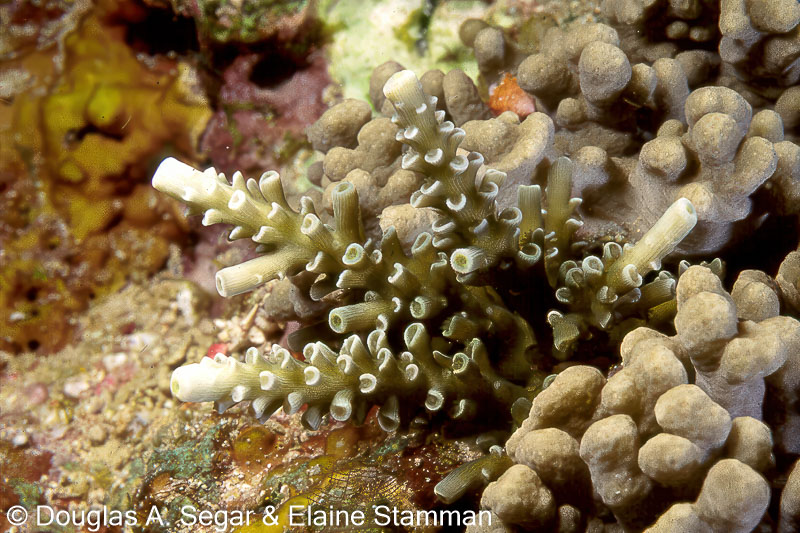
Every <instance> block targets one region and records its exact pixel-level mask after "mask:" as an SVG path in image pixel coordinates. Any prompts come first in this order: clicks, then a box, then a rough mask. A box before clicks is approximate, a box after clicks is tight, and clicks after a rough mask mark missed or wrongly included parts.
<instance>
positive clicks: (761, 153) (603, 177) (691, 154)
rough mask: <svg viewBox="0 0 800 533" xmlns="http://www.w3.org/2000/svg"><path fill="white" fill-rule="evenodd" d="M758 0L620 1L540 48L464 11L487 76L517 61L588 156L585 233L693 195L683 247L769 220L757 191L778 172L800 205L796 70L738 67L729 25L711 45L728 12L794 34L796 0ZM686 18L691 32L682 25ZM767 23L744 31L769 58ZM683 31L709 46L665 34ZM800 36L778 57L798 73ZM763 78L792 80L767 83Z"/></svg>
mask: <svg viewBox="0 0 800 533" xmlns="http://www.w3.org/2000/svg"><path fill="white" fill-rule="evenodd" d="M752 4H753V5H752V6H750V4H748V8H747V9H748V10H749V11H748V13H749V15H747V16H745V15H744V14H741V13H739V12H738V11H737V9H739V7H737V6H739V4H738V3H735V2H730V3H725V4H724V5H722V8H721V9H722V12H721V14H720V13H719V9H718V8H719V6H718V5H717V3H716V2H688V3H685V4H681V5H680V6H678V5H673V4H672V3H667V2H635V1H634V2H616V1H607V2H604V4H603V9H604V13H605V14H606V16H608V19H609V22H610V23H611V24H613V27H611V26H607V25H605V24H600V23H598V24H590V25H585V24H574V25H572V26H569V27H567V28H565V29H561V28H551V29H550V30H549V31H548V32H547V33H546V34H545V35H544V37H543V38H542V39H541V41H540V42H539V43H538V49H537V50H536V51H535V52H534V53H532V54H525V53H523V52H521V47H522V45H523V44H524V43H515V42H514V41H512V40H510V39H509V38H507V37H504V36H503V35H502V32H500V30H499V29H497V28H493V27H489V26H486V25H485V24H484V25H481V24H477V23H472V24H469V25H468V24H466V23H465V25H464V28H465V33H464V34H463V35H462V37H463V38H464V39H465V42H467V43H469V44H471V45H472V46H473V48H474V49H475V55H476V58H477V59H478V62H479V65H480V66H481V77H482V83H483V84H485V85H488V86H489V89H490V92H491V91H492V90H496V89H494V87H495V84H496V83H497V82H498V81H499V79H500V78H501V77H502V76H505V75H507V74H508V73H511V74H512V75H513V76H516V78H517V79H518V80H519V85H520V87H521V88H522V89H524V90H525V91H526V92H527V93H528V94H529V95H530V96H532V97H533V98H534V99H535V101H536V108H537V109H538V110H542V111H546V112H548V113H550V114H552V115H553V116H554V120H555V123H556V125H557V126H560V129H559V130H558V131H557V133H556V140H555V148H556V150H557V151H558V153H559V154H564V155H569V156H570V157H573V158H574V159H575V161H576V163H577V164H579V165H581V166H582V167H584V168H582V171H581V172H579V173H578V174H579V175H581V176H582V177H583V179H582V180H576V184H575V190H574V191H573V194H575V195H576V196H580V197H582V198H583V199H584V200H585V201H584V204H583V205H582V208H581V209H582V215H583V216H584V220H585V222H586V224H585V225H584V227H583V229H582V233H581V237H582V238H586V239H589V240H594V239H598V238H601V237H602V236H603V235H608V234H612V233H614V232H620V233H622V234H624V235H628V236H629V237H630V236H635V235H639V234H641V233H642V231H644V230H645V229H646V228H647V227H649V226H650V225H651V224H652V223H653V221H654V219H655V217H657V216H659V215H660V213H661V212H663V209H664V208H665V207H666V206H668V205H669V204H670V203H671V202H672V201H674V200H675V199H676V198H677V197H681V196H685V197H687V198H689V199H691V200H692V202H693V203H694V204H695V206H696V208H697V210H698V217H699V224H698V230H697V231H696V232H694V233H693V234H692V237H691V238H690V239H689V240H687V241H686V242H684V243H683V244H682V246H681V251H682V252H684V253H688V254H692V255H701V254H711V253H716V252H719V251H720V250H723V249H724V248H725V247H726V246H728V245H730V244H732V243H734V242H736V241H737V239H740V238H741V237H742V236H743V235H747V234H748V233H751V232H752V231H753V230H754V228H755V227H757V225H758V223H759V220H760V215H761V214H762V212H763V210H764V209H765V208H764V207H761V208H760V209H759V210H756V211H754V210H753V207H752V204H753V201H752V197H753V193H754V192H755V191H756V189H758V188H759V187H760V186H761V185H762V184H764V183H765V182H767V180H774V181H773V182H772V183H774V186H773V187H772V188H771V189H770V190H771V194H770V195H768V197H769V198H770V201H769V202H768V207H767V209H771V210H774V211H779V212H784V213H794V208H793V207H792V206H793V205H794V204H795V203H794V202H793V199H794V197H795V196H794V192H793V187H795V186H796V185H795V184H796V183H797V181H798V176H800V175H798V174H797V165H796V161H797V155H796V152H797V145H796V144H794V143H792V142H790V140H791V139H793V138H794V136H793V129H794V127H795V124H796V122H797V121H796V120H795V119H796V117H795V114H796V113H795V111H794V109H795V108H796V105H794V104H793V103H796V90H795V89H794V88H789V89H787V90H785V91H784V92H783V93H781V91H783V89H782V88H781V87H787V86H789V87H790V86H791V85H792V82H789V83H785V81H786V80H780V81H779V82H777V83H776V82H775V79H773V78H769V77H767V76H766V75H765V76H764V77H761V78H760V79H755V80H754V79H752V77H751V78H746V77H745V76H743V75H737V73H738V72H739V70H741V69H739V70H737V69H736V68H734V63H732V62H733V61H734V59H733V58H732V57H730V54H728V53H727V52H726V51H725V49H726V43H728V42H729V41H730V39H731V38H728V40H726V38H724V37H723V39H722V42H721V43H720V45H719V46H720V54H719V55H717V54H715V53H713V52H711V51H710V50H709V47H710V46H711V45H712V44H713V45H716V42H717V41H716V39H718V35H717V33H716V31H714V32H711V31H708V29H709V28H711V27H715V26H716V24H717V22H719V27H720V28H722V32H723V34H724V33H725V32H726V31H727V29H726V28H728V27H729V26H731V25H733V23H732V22H730V21H731V20H736V21H738V22H737V24H739V26H741V27H747V28H751V26H750V24H751V23H753V24H756V23H754V22H752V20H751V18H753V17H755V19H756V20H761V22H760V23H761V24H763V25H764V26H763V28H766V27H771V28H773V29H774V31H776V32H777V30H778V27H777V26H776V24H778V21H781V22H780V24H784V25H785V27H781V28H780V30H781V31H783V32H784V33H781V34H780V35H779V36H777V35H776V36H774V38H775V39H783V40H784V41H787V43H788V42H791V41H792V39H795V38H794V37H792V36H793V35H794V34H796V33H797V32H796V31H795V30H793V29H792V28H794V27H795V26H796V24H797V23H796V21H794V19H795V16H794V11H796V9H795V8H796V6H797V4H796V2H788V3H778V4H776V5H775V6H774V7H772V8H770V7H767V5H766V3H762V2H753V3H752ZM741 5H742V6H743V5H744V3H741ZM770 10H771V11H770ZM670 17H673V18H670ZM748 17H750V18H748ZM762 19H763V20H762ZM669 20H672V21H673V22H669V23H668V24H667V22H668V21H669ZM767 20H769V21H770V23H769V24H767V22H766V21H767ZM712 23H713V25H711V26H709V25H710V24H712ZM662 24H666V26H667V29H664V26H663V25H662ZM695 24H696V25H695ZM677 27H680V28H683V29H682V30H681V32H677V33H676V32H675V31H673V30H674V29H675V28H677ZM760 27H761V26H760ZM470 28H471V29H470ZM669 28H672V29H669ZM467 29H470V31H467ZM475 30H478V31H477V33H475V34H474V35H472V33H474V31H475ZM662 30H663V31H665V32H666V34H668V35H671V37H669V38H668V37H667V35H662V37H664V38H666V39H667V41H663V40H659V39H658V38H657V35H658V34H659V32H660V31H662ZM683 30H686V31H685V32H684V31H683ZM741 31H744V29H742V30H741ZM765 31H766V30H765ZM679 34H680V35H679ZM756 34H758V35H759V36H763V34H762V33H759V32H755V30H753V33H751V34H748V35H751V36H752V38H751V39H750V40H749V41H748V40H746V39H745V38H744V34H742V36H741V37H740V39H739V40H738V41H736V42H737V43H739V45H740V46H745V41H746V43H747V46H746V47H745V48H746V50H745V52H747V53H748V54H751V55H747V54H745V55H747V57H746V58H744V59H742V61H745V59H746V60H747V61H751V62H756V63H758V62H759V61H761V60H762V59H763V58H761V56H758V54H759V53H761V51H764V50H766V49H767V48H763V47H762V46H761V45H759V44H757V43H756V41H757V40H758V39H759V38H760V37H756ZM737 35H738V34H737ZM637 36H638V37H637ZM690 36H691V37H690ZM715 36H716V37H715ZM670 39H672V40H670ZM754 39H755V40H754ZM641 40H644V41H646V42H645V43H642V42H640V41H641ZM676 40H677V41H676ZM765 40H766V41H769V38H768V39H765ZM684 41H686V42H695V44H696V45H697V46H699V43H702V48H694V49H689V50H681V49H680V48H679V47H678V46H677V45H675V44H666V45H665V43H674V42H684ZM784 41H781V42H784ZM731 42H733V41H731ZM770 42H771V41H770ZM791 46H792V45H788V44H787V45H786V46H784V47H779V46H777V45H776V46H773V47H771V48H769V50H770V51H771V52H772V53H775V54H778V55H779V57H775V58H773V59H770V60H768V61H767V60H765V64H772V63H776V62H777V63H780V64H781V65H783V67H782V68H783V69H784V71H785V74H784V75H786V74H788V73H790V72H791V71H792V67H790V66H787V65H789V64H793V63H791V62H792V58H795V55H796V54H794V55H793V53H792V52H790V51H789V49H791ZM787 47H788V48H787ZM743 53H744V52H743ZM752 55H756V56H758V57H756V58H753V57H752ZM747 70H748V72H750V73H753V74H755V73H757V72H759V71H758V69H747ZM759 84H761V85H768V86H769V87H779V88H781V89H779V90H778V92H775V91H772V93H770V94H769V95H767V94H766V92H765V91H763V90H760V87H759ZM692 89H695V90H692ZM737 91H738V92H737ZM754 108H755V109H754ZM721 115H727V116H721ZM723 124H724V125H723ZM637 152H638V157H637ZM731 175H732V176H733V179H728V178H727V176H731ZM583 180H585V181H583ZM790 184H791V185H790ZM645 198H647V200H648V201H646V202H644V201H643V199H645ZM610 204H613V205H614V208H613V209H611V208H610ZM648 208H650V209H648Z"/></svg>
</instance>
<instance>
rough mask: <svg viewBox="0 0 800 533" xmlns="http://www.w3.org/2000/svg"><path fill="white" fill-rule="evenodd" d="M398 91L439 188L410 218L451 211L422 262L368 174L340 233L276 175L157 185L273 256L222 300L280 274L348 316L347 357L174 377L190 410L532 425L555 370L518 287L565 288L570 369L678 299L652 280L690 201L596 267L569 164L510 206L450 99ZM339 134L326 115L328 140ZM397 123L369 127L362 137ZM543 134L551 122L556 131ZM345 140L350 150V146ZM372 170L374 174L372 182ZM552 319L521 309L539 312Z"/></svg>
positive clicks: (339, 319) (394, 90)
mask: <svg viewBox="0 0 800 533" xmlns="http://www.w3.org/2000/svg"><path fill="white" fill-rule="evenodd" d="M384 93H385V95H386V97H387V99H388V101H389V102H391V104H392V105H393V106H394V108H395V114H394V116H393V118H392V122H393V124H390V123H388V124H385V127H386V128H390V129H391V131H393V132H394V137H395V138H396V139H397V141H400V142H402V143H403V144H404V145H406V146H407V151H406V152H405V154H404V155H403V157H402V167H403V169H404V170H403V171H405V172H408V171H411V172H414V173H416V174H418V175H421V176H423V180H424V181H423V184H422V186H421V187H420V188H419V189H418V190H417V191H415V192H414V193H413V194H412V195H411V198H410V204H411V206H412V207H413V208H416V209H428V210H430V211H432V212H433V213H435V214H436V219H435V221H434V222H433V225H432V228H431V230H432V233H428V232H423V233H420V234H419V235H418V236H417V237H416V239H415V241H414V243H413V245H412V246H411V253H410V256H409V255H408V254H406V253H405V252H404V250H403V247H402V245H401V243H400V241H399V239H398V236H397V232H396V231H395V229H394V228H392V227H390V228H388V229H387V230H386V231H385V232H384V233H383V235H382V238H381V240H380V241H379V242H377V241H374V240H372V239H368V238H367V236H366V234H365V231H364V224H363V223H362V219H363V217H364V214H363V213H362V212H361V210H360V209H359V194H358V191H357V186H354V184H353V183H351V182H350V181H348V179H351V178H350V176H352V174H353V173H354V172H357V170H354V171H351V172H350V173H348V175H347V176H348V178H346V179H345V180H344V181H340V182H338V183H335V184H333V185H332V190H331V193H330V198H331V204H332V207H333V220H332V221H331V222H332V223H331V224H330V225H329V224H326V223H325V222H323V221H322V220H321V218H320V215H318V214H317V212H316V210H315V207H314V204H313V203H312V201H311V200H310V199H309V198H307V197H305V198H302V199H301V201H300V210H299V212H298V211H295V210H293V209H292V208H291V207H290V206H289V204H288V203H287V201H286V198H285V196H284V193H283V190H282V185H281V182H280V178H279V177H278V175H277V174H276V173H274V172H267V173H265V174H264V175H262V177H261V179H260V180H258V181H256V180H254V179H249V180H245V178H244V177H243V176H242V175H241V173H238V172H237V173H236V174H234V176H233V180H232V183H229V182H228V180H227V179H226V178H225V177H224V175H222V174H217V172H216V171H215V170H214V169H208V170H207V171H205V172H199V171H197V170H194V169H193V168H191V167H190V166H188V165H185V164H183V163H179V162H178V161H176V160H174V159H168V160H166V161H165V162H164V163H162V165H161V166H160V167H159V170H158V171H157V172H156V174H155V176H154V178H153V185H154V186H155V187H156V188H157V189H159V190H161V191H163V192H166V193H168V194H170V195H171V196H173V197H175V198H178V199H180V200H182V201H183V202H185V203H187V204H188V205H189V206H190V207H191V209H192V210H193V212H197V213H199V212H203V211H204V212H205V216H204V219H203V223H204V224H206V225H208V224H215V223H227V224H232V225H233V226H234V229H233V230H232V231H231V234H230V238H231V239H239V238H251V239H252V240H254V241H255V242H257V243H259V244H260V247H259V250H260V251H262V252H263V253H264V255H261V256H259V257H257V258H255V259H253V260H251V261H248V262H245V263H242V264H240V265H235V266H231V267H228V268H224V269H222V270H221V271H219V272H218V273H217V277H216V280H217V288H218V290H219V292H220V293H221V294H222V295H224V296H233V295H236V294H239V293H242V292H244V291H247V290H250V289H252V288H254V287H255V286H257V285H260V284H262V283H264V282H266V281H269V280H271V279H274V278H282V277H290V278H291V277H294V278H293V279H299V278H309V279H310V281H311V283H310V284H306V285H305V286H306V288H307V291H308V294H309V295H310V297H311V298H312V299H314V300H322V301H326V302H328V305H329V306H330V308H332V309H331V310H330V312H329V313H328V320H327V327H328V328H329V329H330V330H331V331H332V332H333V333H334V334H335V337H334V338H335V339H336V340H335V341H334V342H333V343H332V344H331V346H332V347H331V346H328V345H326V344H323V343H321V342H310V343H308V344H306V345H305V348H304V350H303V354H304V358H303V360H297V359H295V358H293V357H292V356H291V355H290V354H289V353H288V352H286V351H285V350H282V349H274V350H273V351H272V353H271V354H269V355H267V356H263V355H261V354H259V353H257V351H254V350H253V351H249V352H248V354H247V359H246V361H245V362H244V363H241V362H239V361H237V360H236V359H234V358H231V357H227V356H221V355H220V356H217V358H216V359H215V360H213V361H212V360H210V359H209V360H204V361H203V363H201V364H194V365H189V366H186V367H183V368H181V369H179V370H177V371H176V372H175V374H174V376H173V385H172V386H173V392H174V393H175V394H176V395H177V396H178V397H179V398H181V399H183V400H187V401H212V400H213V401H216V402H217V403H218V406H219V407H220V409H225V408H226V407H228V406H229V405H232V404H233V403H238V402H241V401H246V400H250V401H252V404H253V407H254V410H255V412H256V415H257V416H258V417H262V418H263V417H267V416H269V415H270V414H271V413H272V412H273V411H275V410H276V409H278V408H280V407H281V406H283V408H284V410H286V411H287V412H296V411H298V410H299V409H300V408H302V407H303V406H304V405H308V408H307V409H306V411H305V412H304V414H303V422H304V423H305V424H306V426H308V427H311V428H316V427H318V426H319V425H320V423H321V422H322V418H323V416H324V415H325V414H326V413H330V415H331V416H332V417H333V418H334V419H336V420H350V419H352V420H355V421H357V422H358V421H360V420H362V419H363V416H364V415H365V413H366V412H367V410H368V408H369V407H370V406H371V405H373V404H378V405H381V409H380V411H379V421H380V423H381V425H382V427H384V428H385V429H387V430H393V429H395V428H397V427H398V426H399V424H400V423H401V414H403V415H414V414H416V413H417V412H418V407H417V406H419V405H424V406H425V408H426V409H427V411H428V412H430V413H436V412H438V411H441V410H444V409H448V410H449V412H450V415H451V416H452V417H454V418H456V419H460V420H470V419H473V418H475V417H476V416H478V415H479V414H482V413H483V414H488V413H497V412H500V413H507V414H505V415H502V416H501V418H507V417H509V416H510V415H511V412H510V410H511V411H513V412H516V413H520V412H524V411H525V409H526V407H527V405H529V398H530V397H532V396H533V394H535V392H536V391H537V389H538V388H539V386H540V385H541V380H542V378H543V377H544V372H546V371H547V370H548V368H549V367H548V365H550V364H552V363H548V362H547V359H546V358H543V356H542V355H541V354H540V353H537V352H538V350H537V348H536V339H535V336H534V331H533V329H532V327H531V323H530V322H529V321H530V320H533V318H532V317H531V316H525V315H522V314H520V313H519V312H515V311H514V310H513V307H511V304H512V302H513V301H514V300H515V299H516V296H517V295H518V291H519V290H520V289H521V290H522V291H524V292H525V293H528V294H531V295H532V294H533V292H529V291H535V290H540V291H541V290H546V291H549V290H555V296H556V299H557V301H558V302H560V305H562V307H561V311H552V312H550V314H549V321H550V323H551V324H552V325H553V327H554V331H553V337H554V345H555V349H554V350H555V351H554V354H555V355H557V357H565V356H567V355H568V354H569V353H570V352H571V351H572V350H573V349H574V348H575V346H576V345H577V343H578V341H579V340H580V339H581V338H582V337H584V336H588V335H589V332H590V331H591V330H593V329H599V330H612V329H613V328H615V327H616V326H617V324H619V322H620V320H621V318H622V317H625V316H639V317H641V318H642V319H643V320H644V319H646V316H647V311H648V310H649V309H651V308H652V307H655V306H657V305H659V304H661V303H664V302H667V301H669V300H670V299H671V298H672V296H671V288H672V287H673V286H674V281H672V279H671V278H670V277H669V276H668V275H666V274H664V275H661V276H658V277H657V278H656V280H654V281H652V282H649V283H646V282H644V280H643V276H645V275H647V274H648V273H649V272H651V271H652V270H654V269H658V268H659V267H660V261H661V259H663V257H665V256H666V255H667V254H668V253H669V252H670V251H672V250H673V249H674V247H675V246H676V245H677V244H678V243H679V242H680V241H681V239H682V238H683V237H684V236H685V235H686V234H687V233H688V232H689V231H690V230H691V228H692V227H693V226H694V223H695V221H696V217H695V214H694V209H693V207H692V205H691V203H690V202H688V201H687V200H685V199H684V200H679V201H677V202H676V203H675V204H674V205H673V206H672V207H670V208H669V209H667V210H666V212H665V214H664V216H663V217H662V218H661V219H660V220H659V221H658V222H657V223H656V224H655V225H654V227H653V228H652V229H651V231H650V232H649V233H648V234H647V235H645V236H644V237H643V238H642V239H641V241H640V242H639V243H638V244H636V245H633V246H632V245H626V246H625V247H623V246H621V245H619V244H617V243H607V244H606V245H605V247H604V249H603V252H602V257H597V256H593V255H590V254H588V253H585V252H584V251H583V247H584V246H585V244H584V243H577V242H574V241H573V239H572V234H573V233H574V231H575V229H577V228H578V227H579V226H580V222H579V221H578V220H575V219H573V218H571V216H572V212H573V211H574V209H575V207H576V206H577V205H578V204H579V200H578V199H570V194H569V193H570V190H571V180H572V164H571V163H570V161H569V160H568V159H566V158H563V159H559V160H557V161H555V162H554V163H553V164H552V165H551V166H550V168H549V178H548V184H547V188H546V190H545V191H544V194H545V196H546V199H547V206H548V209H547V210H546V211H545V210H544V209H543V208H542V190H541V188H540V187H539V186H538V185H517V184H514V185H517V186H516V188H517V196H518V198H517V202H516V204H517V205H516V206H515V207H508V208H505V209H503V210H499V209H498V207H497V204H496V198H497V197H498V193H499V191H500V188H501V187H502V186H503V182H504V180H505V178H506V175H505V173H503V172H500V171H497V170H493V169H489V170H486V171H485V173H483V175H482V176H480V177H478V175H476V173H477V172H478V170H479V168H480V167H481V165H482V164H483V162H484V159H483V157H482V156H481V155H480V154H479V153H477V152H470V153H462V152H461V151H460V150H459V145H460V144H461V141H462V139H463V138H464V136H465V134H464V132H463V130H460V129H458V128H455V127H454V125H453V124H452V123H451V122H449V121H446V120H445V111H443V110H437V109H436V105H437V101H436V98H435V97H431V96H429V95H427V94H425V92H424V91H423V88H422V85H421V83H420V81H419V80H417V78H416V77H415V76H414V74H412V73H411V72H410V71H400V72H397V73H395V74H394V75H392V77H391V78H390V79H389V80H388V81H387V83H386V85H385V87H384ZM342 105H351V104H347V103H346V104H342ZM331 113H337V114H338V111H335V112H334V111H331ZM334 116H337V115H334ZM331 120H332V119H331V118H330V115H328V116H326V117H325V118H324V119H323V122H322V123H321V125H320V126H319V129H322V130H324V129H325V127H324V124H325V123H326V122H330V121H331ZM381 120H382V119H376V120H374V121H372V122H368V123H366V124H364V126H362V128H361V130H360V133H359V138H361V137H362V135H366V134H364V132H365V131H366V130H368V129H369V128H370V127H371V125H372V124H375V123H379V124H383V123H381V122H380V121H381ZM527 120H528V121H530V120H533V121H539V122H543V123H545V125H546V123H547V121H548V120H549V119H548V118H547V117H545V116H544V115H539V116H533V115H532V116H531V117H529V118H528V119H527ZM358 121H363V118H359V119H358ZM526 122H527V121H526ZM381 127H384V125H381ZM550 127H551V128H552V125H550ZM546 130H547V128H546V127H545V131H546ZM382 139H383V140H382V141H381V142H385V143H391V142H394V141H391V139H390V138H386V137H382ZM343 141H345V142H346V141H347V139H344V138H342V139H340V140H338V141H336V142H337V143H340V142H343ZM317 142H321V141H317ZM362 142H363V141H362ZM326 144H328V145H331V144H334V143H326ZM347 144H348V145H350V146H352V139H350V140H349V142H347ZM359 146H360V144H359ZM336 149H337V148H336V147H334V148H332V149H331V150H330V151H329V152H328V156H330V154H331V153H332V152H333V151H334V150H336ZM341 150H350V151H351V152H357V150H358V148H357V149H356V150H355V151H353V150H351V149H348V148H344V147H341ZM522 151H524V150H522ZM366 155H369V153H366V154H365V156H366ZM538 160H539V161H541V157H539V158H538ZM371 170H373V171H374V170H375V169H374V168H373V169H371ZM360 172H362V173H363V174H364V175H365V178H369V177H370V173H369V171H368V170H360ZM476 178H477V179H476ZM537 272H541V274H542V276H541V278H539V279H541V280H542V281H544V287H539V288H538V289H536V288H534V287H531V288H530V289H526V288H525V287H519V286H517V285H514V284H513V283H511V284H506V283H504V282H503V281H502V277H508V278H509V281H511V279H512V278H511V277H509V276H510V275H513V276H526V277H527V276H535V275H536V273H537ZM533 279H535V278H533ZM506 285H507V286H506ZM494 287H498V288H497V289H496V288H494ZM514 292H517V295H515V294H514ZM544 311H546V310H544V309H539V310H534V309H530V310H528V311H525V310H524V309H523V312H524V313H526V314H528V315H530V313H536V312H539V313H541V312H544ZM542 318H544V317H543V316H542ZM315 332H318V333H315ZM315 334H316V335H318V336H319V335H325V336H329V334H325V333H324V331H322V330H321V329H320V325H314V326H309V327H308V328H306V329H304V330H301V331H299V332H297V334H296V335H295V339H299V338H303V339H313V336H314V335H315ZM401 339H402V344H399V343H398V341H400V340H401ZM290 342H291V339H290ZM494 416H497V415H494ZM402 420H405V421H407V420H409V417H408V416H404V417H403V418H402Z"/></svg>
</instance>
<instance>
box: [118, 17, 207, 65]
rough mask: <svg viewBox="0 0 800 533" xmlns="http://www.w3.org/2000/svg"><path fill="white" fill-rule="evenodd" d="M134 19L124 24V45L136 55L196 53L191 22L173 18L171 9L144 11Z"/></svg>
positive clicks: (193, 24)
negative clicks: (136, 53)
mask: <svg viewBox="0 0 800 533" xmlns="http://www.w3.org/2000/svg"><path fill="white" fill-rule="evenodd" d="M137 19H138V20H135V21H132V22H128V23H127V25H126V32H125V42H126V43H127V44H128V46H130V47H131V48H132V49H133V50H135V51H137V52H139V53H144V54H147V55H151V56H152V55H159V54H169V53H175V54H179V55H186V54H188V53H189V52H196V51H198V50H199V49H200V44H199V42H198V39H197V26H196V24H195V22H194V19H192V18H189V17H182V16H180V15H177V14H175V13H174V12H173V11H172V10H171V9H165V8H153V7H148V8H145V10H144V13H143V14H142V15H141V16H139V17H137Z"/></svg>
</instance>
